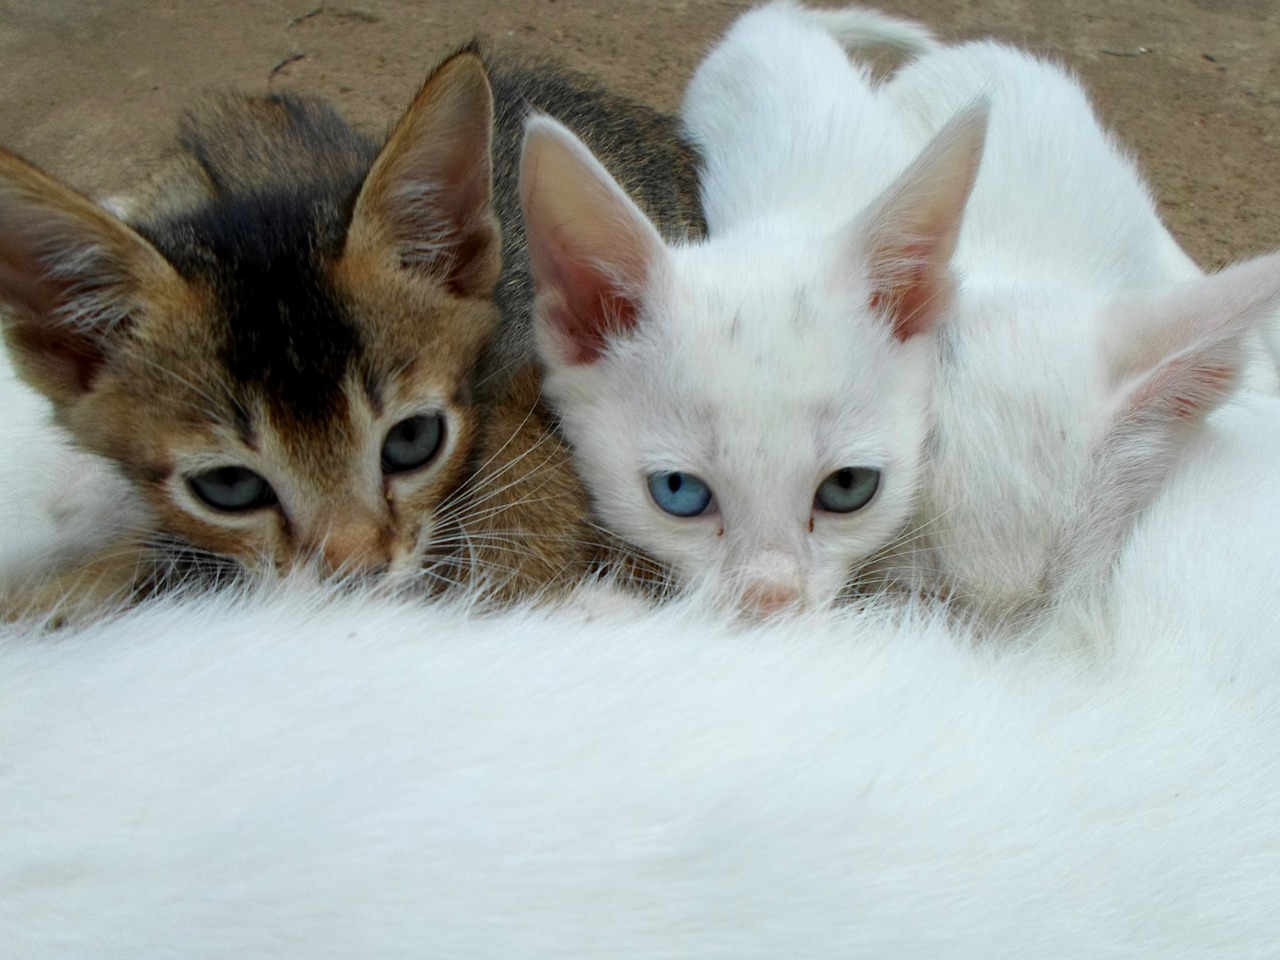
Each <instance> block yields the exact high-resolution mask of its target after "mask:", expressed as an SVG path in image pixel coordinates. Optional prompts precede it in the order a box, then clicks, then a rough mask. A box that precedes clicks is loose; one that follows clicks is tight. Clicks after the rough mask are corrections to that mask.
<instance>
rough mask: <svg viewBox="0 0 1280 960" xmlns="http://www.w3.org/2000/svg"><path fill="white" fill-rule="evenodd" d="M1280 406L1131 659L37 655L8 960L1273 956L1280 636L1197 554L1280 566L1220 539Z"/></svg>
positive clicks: (105, 632) (593, 634) (27, 717)
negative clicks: (1208, 574) (1230, 623)
mask: <svg viewBox="0 0 1280 960" xmlns="http://www.w3.org/2000/svg"><path fill="white" fill-rule="evenodd" d="M1268 416H1269V417H1270V418H1271V419H1270V420H1269V421H1268V422H1267V424H1266V425H1265V428H1264V429H1258V428H1257V422H1256V421H1246V422H1245V423H1243V424H1241V425H1239V426H1238V427H1235V428H1233V432H1231V433H1230V435H1229V436H1228V437H1227V438H1226V439H1224V440H1223V441H1222V442H1223V443H1226V444H1227V445H1228V447H1229V448H1230V449H1229V450H1228V449H1226V448H1221V449H1220V448H1218V447H1216V446H1214V445H1212V444H1210V445H1208V446H1206V447H1204V448H1203V450H1202V452H1201V454H1199V455H1197V456H1196V458H1194V459H1193V460H1191V461H1189V463H1188V464H1187V465H1186V466H1185V468H1184V471H1183V476H1184V477H1188V478H1189V477H1192V476H1199V477H1201V478H1202V479H1203V480H1205V481H1206V482H1208V483H1209V485H1210V487H1211V489H1213V490H1214V491H1216V492H1217V493H1218V494H1219V495H1221V496H1220V498H1219V499H1218V501H1217V502H1218V503H1219V504H1220V505H1221V509H1220V510H1213V511H1211V514H1210V516H1209V517H1206V518H1202V519H1204V520H1205V521H1206V523H1205V524H1204V525H1201V526H1199V528H1198V529H1199V533H1193V534H1187V533H1186V532H1184V531H1185V528H1186V527H1187V526H1188V525H1194V524H1195V521H1196V519H1197V514H1196V512H1195V510H1194V508H1193V503H1192V501H1191V499H1189V498H1188V497H1184V496H1182V495H1181V494H1174V493H1172V492H1169V493H1167V494H1166V502H1165V503H1164V504H1163V505H1162V507H1164V508H1166V509H1167V510H1168V511H1170V512H1169V513H1168V514H1167V517H1166V519H1165V520H1163V521H1160V522H1156V523H1153V524H1151V525H1148V527H1147V528H1145V529H1146V531H1147V533H1146V534H1145V539H1140V541H1137V542H1141V543H1142V544H1144V545H1145V550H1147V551H1148V552H1149V554H1150V555H1144V554H1142V552H1141V551H1142V549H1144V548H1140V547H1136V546H1135V552H1134V553H1133V554H1132V557H1133V559H1132V561H1131V562H1129V561H1126V563H1125V564H1123V565H1122V569H1123V570H1128V571H1129V572H1130V573H1136V572H1138V571H1141V570H1143V569H1146V568H1147V565H1148V564H1149V563H1151V562H1152V561H1153V560H1154V561H1155V566H1156V567H1157V568H1160V567H1164V568H1165V572H1166V575H1165V577H1164V580H1165V582H1166V584H1167V585H1169V586H1170V587H1171V588H1172V589H1173V591H1174V592H1172V593H1171V594H1169V595H1157V594H1153V593H1149V592H1148V590H1149V588H1148V586H1146V585H1144V584H1141V583H1139V581H1138V580H1137V579H1135V580H1134V581H1133V582H1132V584H1131V585H1132V586H1133V587H1134V589H1135V590H1137V591H1138V592H1137V593H1134V594H1129V593H1128V592H1127V591H1123V590H1122V591H1121V592H1119V593H1118V594H1117V595H1116V597H1115V598H1114V599H1115V601H1116V604H1117V607H1116V608H1113V609H1112V610H1111V611H1110V616H1111V618H1112V620H1113V621H1115V622H1118V623H1120V628H1119V630H1118V631H1117V633H1116V634H1115V635H1114V644H1113V646H1112V647H1110V648H1109V649H1108V648H1106V647H1105V646H1104V647H1103V648H1102V650H1103V652H1102V653H1101V654H1099V653H1097V652H1096V651H1098V650H1099V647H1098V646H1097V645H1092V646H1091V647H1087V648H1083V649H1076V650H1075V652H1070V651H1065V650H1064V651H1061V652H1060V651H1058V650H1056V648H1055V647H1053V646H1052V645H1046V643H1045V642H1046V641H1049V640H1052V638H1038V639H1039V640H1040V641H1041V643H1040V645H1038V646H1029V647H1026V648H1023V649H1021V650H1019V651H1011V652H1006V653H1003V654H1001V653H996V652H994V651H992V650H990V649H988V648H984V647H982V646H980V645H977V644H975V643H974V642H973V638H971V637H969V636H968V635H967V634H965V633H964V632H963V631H959V630H957V628H955V627H947V626H946V624H945V623H944V622H943V621H942V620H941V619H940V618H939V616H937V615H928V614H925V613H922V612H920V611H915V612H912V611H897V610H893V609H890V608H887V607H883V608H882V607H876V608H872V609H870V610H868V611H865V612H862V613H858V612H854V611H844V612H843V613H841V614H839V615H829V616H828V615H824V616H820V617H809V618H796V619H790V620H787V621H780V622H775V623H773V624H770V625H766V626H763V627H757V628H750V629H747V628H743V627H742V626H741V625H728V624H726V623H724V622H723V621H719V620H717V619H715V618H708V616H707V615H706V614H701V613H699V612H698V611H697V610H696V609H694V608H691V607H689V606H687V605H686V606H680V605H673V606H670V607H667V608H665V609H662V610H658V611H652V612H649V613H646V614H643V615H638V616H636V615H633V616H629V617H624V618H619V619H616V620H610V619H608V618H606V619H604V620H603V621H597V622H594V623H584V622H583V621H582V620H581V619H579V618H578V617H577V616H575V615H574V614H572V613H568V612H563V611H555V610H543V611H537V612H529V611H512V612H509V613H506V614H502V615H500V616H496V617H490V618H484V617H477V616H476V615H475V614H473V613H472V612H471V611H469V610H467V609H466V608H465V607H449V606H444V605H437V606H434V607H427V608H411V607H403V606H401V607H398V606H395V605H392V604H388V603H386V602H385V601H384V602H380V603H373V602H369V601H366V600H362V599H360V598H358V597H347V598H342V597H338V596H335V595H333V593H332V592H316V588H314V587H311V588H297V589H296V590H295V591H293V592H290V591H288V590H286V591H284V592H282V593H277V594H273V595H266V596H264V597H262V598H259V599H256V600H248V601H242V600H240V599H238V598H236V597H235V596H233V595H231V594H229V593H224V594H222V595H221V596H217V597H209V598H206V599H183V598H177V599H171V600H169V601H164V602H156V603H152V604H149V605H147V606H145V607H141V608H138V609H136V610H134V611H132V612H130V613H128V614H126V615H124V616H122V617H121V618H120V619H118V620H115V621H112V622H109V623H106V624H103V625H100V626H99V627H97V628H96V629H94V630H91V631H84V632H82V633H79V634H69V635H63V636H58V637H50V636H43V635H27V634H25V633H24V632H22V631H21V630H19V629H16V628H13V627H8V628H3V629H2V630H0V678H3V680H2V681H0V823H3V824H4V831H3V834H2V835H0V944H2V945H3V947H4V954H5V955H6V956H13V957H22V958H24V960H55V958H56V960H61V958H64V957H89V956H92V957H95V958H101V960H111V958H116V957H118V958H122V960H124V958H129V960H134V958H138V957H164V956H181V957H184V958H198V957H210V958H212V957H227V956H235V957H239V958H244V960H257V958H263V960H266V958H271V960H286V958H297V960H304V958H305V960H321V958H341V957H356V956H359V957H375V956H376V957H379V958H388V960H391V958H397V957H405V958H408V957H414V958H462V957H465V958H468V960H486V958H493V960H531V958H552V957H555V958H560V957H582V958H601V960H603V958H609V960H628V958H653V960H657V958H661V957H681V958H690V960H695V958H727V957H734V958H738V960H747V958H753V957H760V958H766V957H768V958H778V957H788V958H792V957H794V958H805V957H814V958H818V957H823V958H829V957H875V958H880V960H900V958H914V957H921V958H923V957H929V958H931V960H941V958H947V957H954V958H957V960H959V958H966V960H967V958H971V957H974V956H984V957H1009V958H1013V957H1028V956H1035V957H1044V958H1078V957H1109V956H1114V957H1131V956H1141V957H1144V958H1186V960H1192V958H1196V960H1199V958H1202V957H1208V956H1212V957H1215V958H1237V957H1238V958H1260V957H1263V956H1268V955H1270V953H1271V951H1273V949H1274V945H1275V943H1276V942H1277V938H1280V915H1277V913H1276V911H1275V909H1274V905H1275V903H1276V901H1277V898H1278V897H1280V763H1278V762H1277V760H1278V759H1280V747H1278V746H1277V744H1278V743H1280V738H1278V736H1277V735H1278V734H1280V697H1278V696H1277V693H1280V657H1277V655H1276V650H1277V649H1280V648H1277V645H1276V644H1275V643H1274V642H1273V641H1274V638H1275V635H1276V630H1275V627H1274V624H1273V621H1271V620H1265V621H1263V620H1259V619H1257V618H1256V617H1254V618H1253V619H1250V617H1249V616H1248V615H1247V610H1244V609H1238V610H1235V612H1231V610H1230V609H1229V608H1233V601H1232V599H1231V598H1233V597H1235V598H1237V599H1239V600H1242V601H1244V607H1246V608H1248V607H1252V605H1253V604H1254V603H1255V601H1258V600H1262V599H1264V598H1263V597H1261V596H1258V595H1256V594H1237V593H1234V592H1229V593H1225V594H1221V595H1214V596H1213V599H1214V601H1215V605H1216V607H1217V608H1218V609H1220V610H1222V609H1227V610H1228V612H1227V613H1226V616H1227V617H1235V618H1237V619H1235V621H1234V622H1235V623H1236V624H1237V625H1238V626H1239V627H1241V629H1239V630H1236V629H1229V630H1219V629H1214V628H1213V619H1212V618H1208V617H1203V616H1201V614H1200V613H1199V612H1198V610H1197V609H1196V608H1195V607H1194V606H1192V605H1191V604H1194V603H1198V602H1201V601H1203V600H1204V599H1205V598H1206V597H1207V596H1210V594H1207V593H1204V592H1200V593H1197V594H1196V595H1195V596H1193V597H1192V598H1191V599H1190V603H1188V602H1187V597H1186V595H1185V594H1181V593H1179V592H1177V591H1178V590H1179V589H1182V588H1185V587H1187V586H1191V587H1192V588H1194V587H1195V586H1196V583H1197V577H1198V575H1199V573H1201V572H1203V570H1202V569H1201V568H1200V567H1199V566H1198V565H1197V564H1196V562H1195V560H1194V559H1192V563H1191V566H1190V568H1180V567H1179V566H1178V565H1177V564H1176V562H1168V561H1169V560H1170V552H1169V551H1170V549H1177V548H1179V547H1183V546H1190V545H1191V544H1192V543H1193V542H1194V544H1195V545H1197V546H1199V547H1204V546H1205V545H1206V543H1207V544H1208V545H1209V546H1210V547H1215V548H1216V553H1215V554H1214V555H1213V556H1212V557H1208V558H1206V563H1207V564H1211V563H1214V562H1224V561H1226V562H1228V564H1229V567H1230V570H1229V571H1223V572H1220V573H1218V574H1216V575H1215V576H1216V577H1217V578H1219V579H1220V580H1221V581H1223V582H1226V583H1230V582H1232V581H1233V579H1234V576H1238V575H1241V574H1244V575H1245V576H1250V577H1252V582H1255V583H1259V584H1260V583H1262V582H1263V581H1264V579H1265V578H1266V576H1267V575H1268V574H1269V573H1270V571H1271V569H1272V565H1271V564H1262V563H1257V561H1258V560H1259V559H1261V558H1262V556H1264V555H1265V553H1266V550H1267V548H1269V547H1270V544H1271V536H1270V534H1271V531H1273V530H1274V524H1272V526H1271V528H1270V529H1267V528H1265V527H1260V526H1258V525H1256V524H1255V525H1252V526H1250V525H1249V524H1248V523H1247V522H1245V521H1241V520H1240V519H1239V517H1237V518H1236V520H1237V522H1236V523H1235V524H1234V525H1233V526H1232V528H1231V529H1230V531H1229V533H1228V535H1227V536H1226V537H1219V538H1216V539H1215V535H1214V530H1215V527H1214V525H1213V524H1214V523H1215V522H1216V521H1217V520H1219V519H1223V518H1228V519H1229V515H1230V513H1231V511H1232V509H1233V505H1234V504H1237V503H1238V502H1239V501H1238V491H1239V489H1241V488H1242V487H1243V488H1248V489H1250V490H1251V491H1252V497H1251V498H1250V500H1249V505H1251V506H1260V505H1264V504H1265V506H1266V507H1267V508H1268V509H1269V510H1270V511H1271V512H1274V508H1273V507H1272V505H1271V503H1270V502H1269V497H1268V496H1267V495H1268V494H1269V490H1268V489H1264V488H1263V487H1261V486H1259V485H1257V484H1256V481H1257V480H1258V479H1263V480H1265V481H1266V483H1267V484H1268V485H1269V484H1270V482H1271V478H1272V477H1273V476H1274V473H1273V470H1274V467H1275V466H1277V465H1280V464H1277V459H1280V458H1278V457H1277V454H1276V452H1275V451H1276V450H1277V449H1280V446H1277V445H1276V444H1280V410H1275V409H1273V410H1272V411H1271V412H1270V414H1268ZM1251 437H1256V438H1257V439H1258V440H1259V441H1262V440H1265V441H1266V442H1265V444H1263V443H1261V442H1259V443H1254V444H1252V445H1250V441H1251ZM1242 445H1243V447H1244V448H1247V450H1243V448H1242ZM1224 453H1230V454H1231V455H1232V458H1233V460H1234V462H1236V463H1239V464H1243V465H1244V466H1242V467H1241V468H1240V469H1236V470H1232V469H1231V468H1230V467H1229V466H1227V465H1226V463H1225V462H1224V461H1223V460H1222V459H1221V458H1220V457H1219V455H1220V454H1224ZM1224 474H1225V475H1227V476H1228V477H1229V478H1231V480H1230V483H1229V484H1228V487H1229V488H1230V489H1232V490H1233V491H1235V492H1232V493H1230V494H1228V493H1226V489H1225V488H1224V486H1223V481H1222V480H1221V477H1222V476H1223V475H1224ZM1187 483H1188V484H1189V485H1190V486H1195V485H1196V484H1195V481H1192V480H1188V481H1187ZM1187 492H1188V494H1190V493H1191V491H1190V490H1188V491H1187ZM1246 509H1247V508H1246ZM1160 510H1161V507H1158V508H1157V510H1156V511H1155V512H1154V513H1153V516H1164V515H1162V514H1161V513H1160ZM1242 536H1243V537H1244V538H1246V539H1250V542H1251V546H1250V548H1249V549H1248V550H1247V551H1246V553H1245V554H1243V555H1236V556H1241V557H1242V559H1243V561H1244V563H1245V564H1246V565H1255V568H1254V569H1253V570H1248V569H1244V568H1242V567H1240V566H1238V565H1237V564H1235V563H1232V562H1231V559H1232V556H1233V554H1232V553H1231V550H1232V549H1234V548H1235V546H1236V545H1237V544H1238V542H1239V539H1240V537H1242ZM1188 537H1190V539H1188ZM1206 538H1207V539H1206ZM1162 547H1163V548H1165V549H1164V550H1163V551H1162ZM1217 586H1221V584H1220V583H1218V584H1217ZM1206 589H1210V590H1211V589H1213V587H1206ZM1193 592H1194V590H1193ZM1272 592H1274V588H1273V591H1272ZM1266 599H1267V601H1268V602H1267V604H1266V606H1267V607H1268V613H1270V612H1272V611H1274V609H1275V603H1274V599H1275V598H1274V596H1271V597H1267V598H1266ZM1130 602H1132V603H1135V604H1136V606H1135V608H1134V610H1133V613H1134V614H1135V615H1136V616H1137V617H1138V618H1140V621H1141V620H1142V619H1145V618H1151V617H1156V618H1158V619H1156V620H1154V621H1152V620H1149V619H1148V621H1147V622H1149V623H1151V622H1154V623H1158V624H1159V629H1158V630H1154V631H1153V630H1151V629H1144V628H1142V627H1141V625H1139V627H1138V628H1137V629H1129V625H1128V622H1127V621H1126V619H1125V610H1124V607H1125V605H1126V604H1128V603H1130ZM1153 606H1154V607H1156V609H1154V610H1153V609H1151V608H1152V607H1153ZM1116 609H1118V610H1119V613H1117V612H1116ZM1259 609H1260V608H1259ZM1255 612H1257V611H1255ZM1099 622H1102V621H1099ZM1206 623H1207V624H1208V627H1207V628H1206V626H1205V624H1206ZM1093 626H1094V627H1096V626H1097V624H1096V623H1094V624H1093ZM1259 626H1261V627H1262V629H1261V630H1260V631H1259V630H1258V627H1259ZM1033 639H1034V638H1033Z"/></svg>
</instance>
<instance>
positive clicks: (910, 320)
mask: <svg viewBox="0 0 1280 960" xmlns="http://www.w3.org/2000/svg"><path fill="white" fill-rule="evenodd" d="M986 133H987V106H986V104H985V103H980V104H978V105H976V106H973V107H970V108H968V109H966V110H964V111H962V112H961V113H959V114H957V115H956V116H955V117H954V118H953V119H952V120H951V122H949V123H948V124H947V125H946V126H945V127H943V128H942V129H941V130H940V131H939V132H938V134H937V135H936V136H935V137H934V138H933V140H932V141H930V143H929V145H928V146H927V147H925V149H924V150H923V151H922V152H921V154H920V156H918V157H917V158H916V159H915V161H914V162H913V163H912V164H911V166H910V167H908V168H907V170H906V171H905V172H904V173H903V174H902V175H901V176H900V177H899V178H898V179H897V181H896V182H895V183H894V184H893V185H892V186H891V187H890V188H889V189H888V190H887V191H886V192H885V193H884V194H882V195H881V197H880V198H879V199H878V200H877V201H876V202H875V203H874V204H873V206H872V208H871V209H870V211H868V213H866V214H864V215H863V216H860V217H859V218H858V222H857V224H855V230H856V231H857V233H858V235H859V238H858V249H859V255H860V256H862V257H865V258H867V261H868V263H869V269H870V278H871V305H872V307H874V308H876V309H878V310H881V311H883V312H884V313H885V315H887V317H888V319H889V322H890V323H891V324H892V328H893V335H894V336H895V337H896V338H897V339H898V340H900V341H905V340H908V339H910V338H911V337H914V336H918V335H919V334H922V333H927V332H929V331H930V330H932V329H933V327H934V325H935V324H936V323H937V322H938V320H939V318H940V317H942V316H944V315H945V314H946V312H947V310H948V309H949V308H950V305H951V303H952V300H953V299H954V297H955V279H954V277H953V275H952V273H951V255H952V254H953V253H954V252H955V247H956V240H957V238H958V237H959V235H960V224H961V221H962V219H963V216H964V209H965V205H966V204H967V203H968V202H969V193H970V191H971V190H972V189H973V182H974V180H975V179H976V178H977V175H978V165H979V163H980V162H981V161H982V147H983V143H984V142H985V140H986Z"/></svg>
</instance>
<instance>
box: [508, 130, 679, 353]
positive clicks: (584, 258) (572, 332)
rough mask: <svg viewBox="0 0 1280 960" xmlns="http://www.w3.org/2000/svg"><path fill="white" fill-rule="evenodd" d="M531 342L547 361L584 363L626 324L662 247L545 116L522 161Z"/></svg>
mask: <svg viewBox="0 0 1280 960" xmlns="http://www.w3.org/2000/svg"><path fill="white" fill-rule="evenodd" d="M520 199H521V202H522V204H523V207H524V222H525V233H526V235H527V236H528V240H529V260H530V264H531V267H532V270H533V278H534V285H535V288H536V291H537V301H536V309H535V316H536V318H537V319H536V322H537V324H538V331H539V337H538V340H539V344H540V347H541V348H542V349H543V351H544V353H545V352H546V351H551V352H553V353H554V354H555V355H554V356H544V359H546V360H548V361H549V362H560V363H567V364H583V363H591V362H592V361H594V360H596V359H598V358H599V357H600V355H601V354H602V353H603V352H604V349H605V345H606V343H607V342H608V339H609V336H610V335H611V334H616V333H620V332H624V331H626V330H629V329H631V328H632V327H633V326H634V325H635V322H636V319H637V317H638V315H639V311H640V299H641V296H642V292H643V290H644V288H645V285H646V282H647V281H648V279H649V278H650V276H651V274H652V271H653V269H654V267H655V265H656V264H657V263H658V262H659V261H660V260H661V258H662V257H664V256H665V253H666V248H665V246H664V245H663V242H662V238H661V236H659V234H658V231H657V230H656V229H655V228H654V226H653V224H652V223H650V221H649V219H648V217H646V216H645V215H644V213H643V212H642V211H641V210H640V208H639V207H637V206H636V205H635V203H634V202H632V200H631V198H630V197H628V196H627V194H626V192H625V191H623V189H622V188H621V187H620V186H618V184H617V182H615V181H614V179H613V177H611V176H610V175H609V173H608V171H607V170H605V168H604V167H603V166H602V165H601V164H600V161H598V160H597V159H596V158H595V156H593V155H592V153H591V151H590V150H588V149H587V148H586V147H585V146H584V145H583V143H582V141H580V140H579V139H578V138H577V137H575V136H574V135H573V134H572V133H570V132H569V131H568V130H567V129H565V128H564V127H563V126H561V125H560V124H559V123H557V122H556V121H554V120H552V119H550V118H549V117H545V116H535V117H531V118H530V119H529V121H528V123H527V124H526V125H525V139H524V156H523V160H522V162H521V167H520Z"/></svg>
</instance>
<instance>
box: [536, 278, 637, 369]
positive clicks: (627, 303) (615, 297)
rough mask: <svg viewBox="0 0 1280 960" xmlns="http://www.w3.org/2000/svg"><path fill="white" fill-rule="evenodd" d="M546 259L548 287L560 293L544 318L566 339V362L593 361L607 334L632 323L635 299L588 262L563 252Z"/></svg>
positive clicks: (624, 329)
mask: <svg viewBox="0 0 1280 960" xmlns="http://www.w3.org/2000/svg"><path fill="white" fill-rule="evenodd" d="M549 259H550V262H549V263H547V264H546V267H547V269H548V272H549V273H550V274H551V276H549V277H547V280H548V281H549V283H548V287H550V288H551V289H553V290H556V291H558V292H559V294H560V296H559V298H558V302H556V303H554V305H552V306H550V307H549V308H548V310H547V314H546V320H547V321H548V322H549V323H551V324H553V325H554V326H555V328H556V329H557V330H559V331H560V332H561V334H562V335H563V336H564V338H565V340H567V341H568V343H567V347H568V350H567V351H566V353H567V355H566V356H565V361H566V362H567V363H571V364H575V365H577V364H586V363H594V362H595V361H597V360H599V359H600V357H601V356H602V355H603V354H604V351H605V347H606V346H607V344H608V339H609V336H610V335H611V334H617V333H624V332H626V331H629V330H631V329H632V328H633V327H635V324H636V318H637V316H638V312H639V311H638V309H637V306H636V303H635V301H634V300H633V299H632V298H631V297H629V296H627V295H626V294H624V293H623V292H622V291H620V290H619V289H618V287H617V284H616V283H615V282H614V281H613V280H611V279H610V278H609V277H608V276H607V275H605V274H604V273H602V272H601V271H600V270H599V269H596V268H594V267H593V266H592V265H591V264H585V263H578V262H575V261H574V260H573V259H572V258H571V257H568V256H565V255H563V253H561V255H560V256H555V257H553V258H549Z"/></svg>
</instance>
